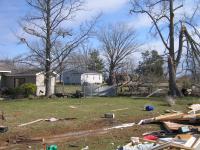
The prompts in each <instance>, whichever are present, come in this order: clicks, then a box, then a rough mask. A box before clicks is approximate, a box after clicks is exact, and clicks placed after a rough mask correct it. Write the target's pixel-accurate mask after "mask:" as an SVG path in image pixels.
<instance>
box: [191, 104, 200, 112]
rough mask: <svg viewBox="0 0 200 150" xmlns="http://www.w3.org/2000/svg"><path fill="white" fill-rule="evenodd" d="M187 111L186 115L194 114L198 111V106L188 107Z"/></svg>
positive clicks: (199, 107) (199, 106)
mask: <svg viewBox="0 0 200 150" xmlns="http://www.w3.org/2000/svg"><path fill="white" fill-rule="evenodd" d="M188 108H189V109H191V110H190V111H189V112H188V114H191V113H196V112H197V111H200V104H193V105H191V106H190V107H188Z"/></svg>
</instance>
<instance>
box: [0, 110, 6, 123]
mask: <svg viewBox="0 0 200 150" xmlns="http://www.w3.org/2000/svg"><path fill="white" fill-rule="evenodd" d="M0 119H1V120H4V121H5V120H6V117H5V113H4V112H3V111H2V112H1V118H0Z"/></svg>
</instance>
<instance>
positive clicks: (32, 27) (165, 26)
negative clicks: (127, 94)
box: [15, 0, 200, 96]
mask: <svg viewBox="0 0 200 150" xmlns="http://www.w3.org/2000/svg"><path fill="white" fill-rule="evenodd" d="M26 2H27V4H28V6H29V7H30V8H31V9H30V10H31V12H30V13H29V14H27V15H26V16H25V17H24V18H23V19H22V20H21V22H20V26H21V28H22V29H23V32H24V33H25V36H21V35H19V36H18V38H19V40H20V41H21V43H22V44H25V45H26V46H27V47H28V48H29V50H30V51H29V53H28V54H26V55H22V56H18V57H17V58H15V60H16V62H17V63H19V64H20V63H22V64H26V65H31V66H34V67H39V68H41V69H43V70H44V71H45V86H46V96H49V95H50V89H49V87H50V77H51V74H52V72H53V71H57V72H58V73H62V72H63V71H64V70H65V69H68V68H70V67H71V68H75V67H77V68H78V67H80V68H85V69H88V70H94V71H97V72H102V73H105V74H106V75H107V83H108V84H109V85H113V84H115V83H116V73H119V72H124V71H125V72H127V73H128V74H133V73H135V74H137V75H139V76H140V77H141V78H142V79H143V80H146V81H148V80H150V79H151V80H158V79H161V78H164V75H165V72H166V73H167V75H166V78H167V79H168V81H169V94H170V95H171V96H181V95H182V94H181V92H180V90H179V89H178V87H177V83H176V75H177V72H178V68H179V67H180V66H181V67H182V70H184V71H185V72H189V73H190V74H191V75H192V76H193V78H194V80H198V78H197V76H198V74H199V73H200V67H199V64H200V51H199V46H200V43H199V42H198V41H199V38H200V33H199V29H198V22H196V20H197V17H199V9H198V8H199V6H198V5H199V3H198V1H197V0H196V4H197V5H195V7H196V8H195V9H194V11H193V12H191V13H189V14H190V16H187V15H186V14H183V15H182V16H180V15H177V14H176V12H177V11H178V10H179V9H181V8H182V7H183V6H184V4H185V3H184V1H183V0H139V1H138V0H130V3H129V4H130V6H131V7H130V10H127V12H128V11H130V14H132V15H137V14H144V15H147V16H148V17H149V18H150V19H151V21H152V27H151V29H150V31H151V33H153V35H154V36H156V37H159V38H160V41H161V42H162V43H163V46H164V48H165V53H164V54H163V55H159V54H158V52H157V50H149V49H148V50H146V51H145V52H144V51H142V48H141V43H139V42H138V41H137V34H136V31H135V30H134V26H132V27H130V26H128V25H126V24H125V23H118V24H115V25H107V26H104V27H102V28H101V29H97V30H96V24H97V23H98V21H99V18H100V17H101V15H97V16H95V17H94V18H93V19H91V20H90V21H85V22H83V23H81V24H80V25H75V26H74V25H73V23H72V22H73V21H74V20H75V18H76V16H77V15H79V14H80V13H83V10H84V2H83V1H82V0H26ZM92 38H96V39H97V40H98V42H99V43H100V44H99V45H98V47H97V48H96V47H95V48H93V47H90V46H89V44H87V42H88V41H91V39H92ZM176 39H178V48H177V49H176V48H175V44H176V43H175V42H176V41H177V40H176ZM78 50H80V51H78ZM135 52H137V53H138V52H139V53H141V55H142V60H141V61H139V64H138V65H136V64H135V63H133V61H134V60H133V58H132V54H133V53H135ZM165 62H166V63H167V66H168V67H167V69H165V70H164V69H163V65H164V64H166V63H165Z"/></svg>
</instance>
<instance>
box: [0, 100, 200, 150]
mask: <svg viewBox="0 0 200 150" xmlns="http://www.w3.org/2000/svg"><path fill="white" fill-rule="evenodd" d="M198 102H199V100H197V99H196V98H186V99H181V100H178V101H177V105H175V106H173V107H168V106H167V105H166V103H165V101H164V100H163V98H151V99H133V98H129V97H113V98H109V97H108V98H105V97H102V98H101V97H94V98H88V99H84V98H83V99H54V100H51V99H36V100H27V99H24V100H10V101H1V102H0V111H4V112H5V115H6V118H7V120H6V121H5V122H2V124H3V125H7V126H8V127H9V132H7V133H5V134H4V135H2V136H1V137H0V139H1V141H4V140H5V139H6V138H8V137H12V136H14V135H24V136H30V137H37V136H42V135H44V136H45V135H54V134H60V133H67V132H71V131H73V132H75V131H80V130H88V129H98V128H103V127H105V126H112V124H108V123H107V122H104V121H105V120H103V119H102V118H101V117H103V115H104V113H107V112H112V111H111V110H114V109H121V108H128V109H127V110H123V111H117V112H114V113H115V116H116V118H115V122H116V124H120V123H128V122H137V121H139V120H140V119H145V118H149V117H152V116H157V115H160V114H163V113H164V111H165V110H166V109H174V110H180V111H187V105H188V104H190V103H198ZM147 104H149V105H153V106H154V107H155V111H152V112H146V111H144V110H143V108H144V105H147ZM70 106H75V107H76V108H75V109H73V108H70ZM50 117H57V118H66V117H75V118H77V119H76V120H73V121H60V122H55V123H49V122H39V123H35V124H32V125H28V126H26V127H21V128H20V127H17V125H19V124H21V123H26V122H30V121H33V120H36V119H39V118H50ZM155 129H159V126H157V125H145V126H141V127H132V128H128V129H124V130H117V131H112V132H110V133H109V134H105V135H101V136H93V137H84V138H80V139H77V140H74V141H70V142H66V143H64V145H63V143H62V145H61V144H60V145H59V146H60V147H62V146H67V149H69V150H70V149H72V150H76V149H77V150H78V149H80V147H82V146H84V145H89V147H90V149H95V150H102V149H105V150H106V149H108V150H109V149H116V146H117V145H120V144H125V143H127V142H128V141H129V139H130V137H131V136H139V135H141V133H143V132H144V131H149V130H150V131H151V130H155ZM113 142H114V145H113V144H111V143H113ZM70 144H73V145H77V146H78V148H74V147H70V146H69V145H70ZM61 149H64V148H61Z"/></svg>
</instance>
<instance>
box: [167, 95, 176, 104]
mask: <svg viewBox="0 0 200 150" xmlns="http://www.w3.org/2000/svg"><path fill="white" fill-rule="evenodd" d="M165 100H166V102H167V104H168V105H169V106H170V107H172V106H174V105H175V104H176V102H175V99H174V98H172V97H170V96H167V97H166V98H165Z"/></svg>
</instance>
